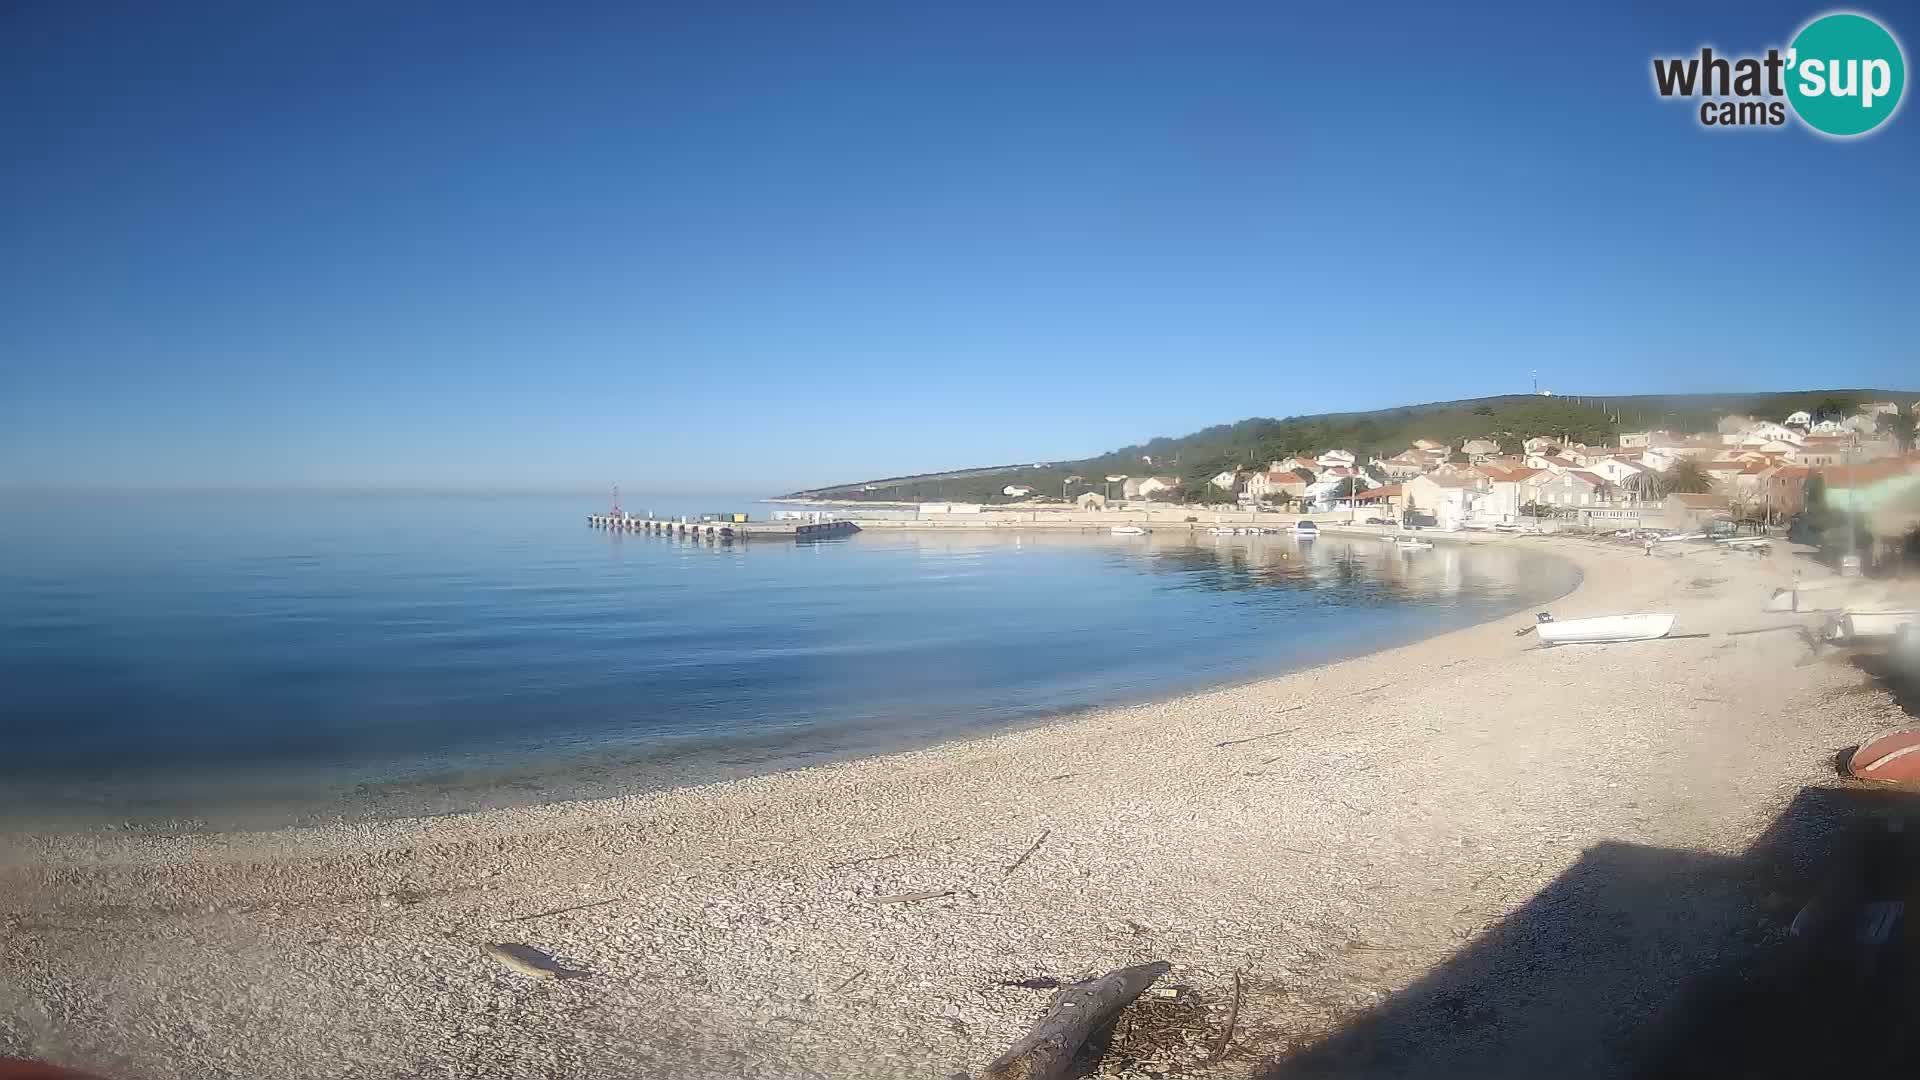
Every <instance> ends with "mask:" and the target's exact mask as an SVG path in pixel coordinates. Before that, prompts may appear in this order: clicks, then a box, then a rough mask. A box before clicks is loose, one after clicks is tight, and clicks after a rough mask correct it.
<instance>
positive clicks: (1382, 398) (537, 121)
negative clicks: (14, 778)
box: [0, 2, 1920, 492]
mask: <svg viewBox="0 0 1920 1080" xmlns="http://www.w3.org/2000/svg"><path fill="white" fill-rule="evenodd" d="M400 8H405V9H407V10H404V11H400V10H396V9H400ZM1821 10H1824V9H1822V8H1820V7H1817V6H1793V5H1781V6H1776V5H1772V4H1764V3H1725V4H1716V5H1684V4H1681V5H1672V4H1654V3H1638V4H1610V5H1591V6H1589V5H1543V4H1536V3H1529V4H1508V5H1484V6H1471V7H1467V6H1461V7H1455V6H1453V5H1434V4H1429V3H1409V4H1404V5H1394V4H1374V5H1366V6H1357V5H1310V6H1309V5H1282V4H1273V3H1249V4H1244V5H1241V4H1201V5H1169V4H1163V3H1155V4H1140V5H1131V4H1124V3H1099V4H1093V3H1088V4H1052V5H1036V4H995V3H980V4H965V5H961V4H951V5H929V4H874V5H870V6H867V5H833V4H827V5H794V4H766V5H757V4H733V5H685V6H682V7H679V8H678V9H675V8H673V7H670V6H669V5H650V4H608V5H604V6H601V5H571V6H568V5H498V6H496V5H490V4H484V3H473V4H451V3H448V4H425V3H422V4H411V5H390V4H372V3H365V4H363V3H343V4H328V5H320V4H308V5H283V4H267V5H261V4H236V5H233V6H209V5H200V4H194V3H187V2H183V3H178V4H165V5H104V6H101V5H74V4H61V3H52V2H48V3H37V4H36V3H27V4H13V5H6V6H4V7H0V152H4V155H5V159H4V160H5V164H4V167H0V486H5V485H20V484H47V485H78V486H89V487H91V486H215V487H217V486H227V485H232V486H243V487H247V486H262V485H269V486H272V485H284V486H288V487H296V488H298V487H375V488H386V487H402V488H405V487H447V488H457V489H468V488H510V489H525V488H579V489H591V488H598V487H600V486H602V485H603V484H605V483H606V482H608V481H612V480H619V481H621V482H623V483H624V484H625V485H626V486H627V487H628V488H629V489H630V490H643V489H652V490H689V489H705V490H726V491H752V492H770V491H775V490H784V489H789V488H792V487H795V486H800V485H805V484H813V483H824V482H829V481H837V480H849V479H857V478H861V477H864V476H868V475H872V474H877V473H892V472H899V471H918V470H922V469H935V468H942V467H949V466H962V465H969V464H980V463H996V462H1008V461H1018V460H1041V459H1051V458H1065V457H1073V456H1080V455H1083V454H1089V453H1093V452H1097V451H1101V450H1105V449H1109V448H1111V447H1114V446H1117V445H1122V444H1126V443H1130V442H1134V441H1137V440H1141V439H1145V438H1147V437H1150V436H1153V435H1158V434H1179V433H1183V432H1185V431H1188V430H1192V429H1194V428H1198V427H1202V426H1205V425H1207V424H1212V423H1218V422H1223V421H1230V420H1235V419H1239V418H1241V417H1244V416H1249V415H1276V416H1279V415H1290V414H1299V413H1312V412H1322V411H1327V410H1335V409H1356V408H1372V407H1381V406H1388V405H1396V404H1402V403H1407V402H1414V401H1425V400H1435V399H1444V398H1457V397H1468V396H1477V395H1481V394H1489V393H1501V392H1511V391H1515V390H1521V389H1524V388H1525V387H1526V385H1527V378H1528V372H1529V371H1530V370H1531V369H1534V368H1538V369H1540V371H1541V378H1542V382H1543V383H1545V384H1547V385H1550V386H1552V387H1554V388H1555V389H1558V390H1561V391H1564V392H1581V393H1593V394H1624V393H1635V392H1642V393H1644V392H1663V391H1666V392H1679V391H1696V390H1697V391H1706V390H1743V389H1787V388H1796V387H1805V386H1829V385H1878V386H1891V387H1896V388H1914V387H1920V378H1916V373H1917V372H1920V303H1917V302H1915V299H1914V295H1915V292H1916V285H1920V272H1916V270H1915V241H1916V238H1917V233H1920V229H1917V228H1916V225H1917V216H1916V215H1920V209H1917V207H1920V199H1916V197H1915V191H1916V188H1915V179H1914V178H1915V176H1916V175H1917V170H1916V165H1920V152H1917V151H1916V140H1917V139H1920V116H1916V115H1915V113H1914V111H1913V109H1912V108H1911V106H1909V107H1907V108H1905V109H1903V110H1902V113H1901V114H1900V115H1899V116H1897V117H1896V118H1895V119H1894V120H1893V121H1892V123H1891V125H1890V126H1889V127H1888V128H1886V129H1884V130H1883V131H1881V132H1879V133H1877V134H1875V135H1873V136H1871V137H1869V138H1867V139H1864V140H1858V141H1855V142H1850V143H1839V142H1832V141H1823V140H1821V139H1819V138H1817V137H1814V136H1812V135H1809V134H1808V133H1806V132H1805V131H1803V130H1800V129H1798V128H1793V129H1790V130H1785V131H1781V130H1761V131H1735V132H1712V131H1706V130H1703V129H1702V128H1701V127H1700V126H1699V125H1698V123H1697V122H1696V121H1695V119H1694V116H1693V112H1692V107H1691V106H1689V105H1687V104H1684V103H1679V102H1662V101H1659V100H1657V99H1656V98H1655V96H1654V94H1653V91H1652V89H1651V79H1650V76H1649V61H1650V59H1651V57H1652V56H1654V55H1656V54H1658V55H1684V54H1686V53H1688V52H1690V51H1694V50H1697V49H1698V47H1699V46H1700V45H1701V44H1707V43H1710V44H1713V45H1715V46H1716V47H1717V48H1720V49H1723V50H1727V51H1755V52H1757V51H1761V50H1764V49H1765V48H1766V47H1767V46H1769V45H1784V44H1785V43H1786V41H1787V40H1788V38H1789V37H1790V36H1791V34H1792V32H1793V31H1794V29H1796V28H1797V27H1798V26H1799V25H1800V24H1801V23H1803V22H1804V21H1805V20H1806V19H1807V18H1809V17H1810V16H1812V15H1814V14H1817V13H1818V12H1819V11H1821ZM1866 10H1868V11H1869V12H1873V11H1874V10H1875V9H1873V8H1867V9H1866ZM1903 11H1904V12H1905V13H1907V14H1911V13H1912V12H1911V9H1886V10H1884V11H1881V12H1879V13H1880V14H1883V15H1885V16H1887V18H1888V21H1889V22H1890V23H1891V24H1892V27H1893V29H1894V31H1895V32H1896V33H1897V34H1904V35H1906V37H1905V40H1907V41H1908V42H1912V41H1914V40H1916V35H1920V21H1916V22H1915V25H1911V26H1909V25H1903V24H1902V20H1901V16H1902V14H1903ZM1908 51H1909V54H1911V53H1912V45H1911V44H1909V46H1908ZM1909 59H1911V55H1910V56H1909Z"/></svg>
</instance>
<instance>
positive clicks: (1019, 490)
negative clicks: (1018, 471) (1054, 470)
mask: <svg viewBox="0 0 1920 1080" xmlns="http://www.w3.org/2000/svg"><path fill="white" fill-rule="evenodd" d="M1000 494H1002V495H1010V496H1012V497H1013V498H1016V499H1024V498H1026V497H1027V496H1029V495H1031V494H1033V489H1032V488H1030V487H1028V486H1026V485H1025V484H1008V485H1007V486H1006V487H1003V488H1001V489H1000Z"/></svg>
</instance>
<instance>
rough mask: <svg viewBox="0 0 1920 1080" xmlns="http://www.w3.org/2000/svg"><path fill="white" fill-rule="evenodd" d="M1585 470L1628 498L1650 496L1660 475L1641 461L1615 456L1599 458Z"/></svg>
mask: <svg viewBox="0 0 1920 1080" xmlns="http://www.w3.org/2000/svg"><path fill="white" fill-rule="evenodd" d="M1587 471H1588V472H1591V473H1593V475H1595V476H1598V477H1599V478H1600V479H1602V480H1605V481H1606V482H1607V484H1608V485H1609V486H1610V487H1611V488H1612V489H1613V490H1614V491H1615V492H1618V493H1619V494H1621V495H1624V496H1626V497H1627V498H1629V499H1647V498H1652V497H1653V493H1654V490H1655V487H1656V485H1657V483H1658V478H1659V475H1660V474H1659V473H1658V472H1657V471H1655V470H1654V469H1652V468H1651V467H1649V466H1647V465H1645V464H1643V463H1641V462H1638V461H1633V460H1631V459H1629V458H1617V457H1610V458H1601V459H1599V460H1597V461H1595V462H1594V463H1593V467H1592V468H1591V469H1588V470H1587Z"/></svg>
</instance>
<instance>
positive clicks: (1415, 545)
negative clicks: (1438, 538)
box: [1393, 540, 1433, 551]
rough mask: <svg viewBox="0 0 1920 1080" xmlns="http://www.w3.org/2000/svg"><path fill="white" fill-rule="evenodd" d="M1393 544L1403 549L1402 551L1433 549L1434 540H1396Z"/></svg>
mask: <svg viewBox="0 0 1920 1080" xmlns="http://www.w3.org/2000/svg"><path fill="white" fill-rule="evenodd" d="M1393 546H1394V547H1397V548H1399V549H1401V550H1402V551H1431V550H1432V549H1433V541H1431V540H1395V541H1394V542H1393Z"/></svg>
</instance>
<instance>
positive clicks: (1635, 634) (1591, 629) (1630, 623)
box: [1534, 613, 1673, 645]
mask: <svg viewBox="0 0 1920 1080" xmlns="http://www.w3.org/2000/svg"><path fill="white" fill-rule="evenodd" d="M1672 631H1673V616H1672V615H1669V614H1665V613H1660V614H1647V615H1602V616H1600V617H1598V618H1593V619H1568V620H1566V621H1565V622H1543V623H1540V624H1538V625H1537V626H1535V627H1534V632H1535V633H1537V634H1539V635H1540V643H1541V644H1543V645H1598V644H1601V643H1604V642H1609V641H1651V640H1653V639H1654V638H1663V637H1666V636H1667V635H1668V634H1669V633H1671V632H1672Z"/></svg>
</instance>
